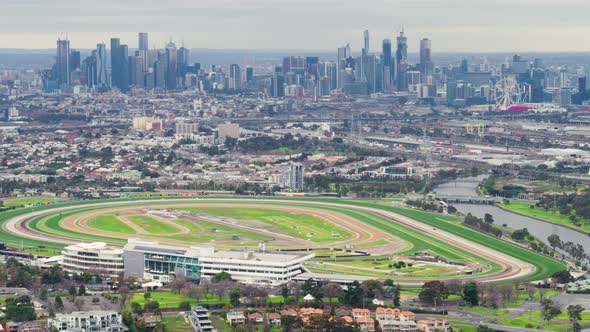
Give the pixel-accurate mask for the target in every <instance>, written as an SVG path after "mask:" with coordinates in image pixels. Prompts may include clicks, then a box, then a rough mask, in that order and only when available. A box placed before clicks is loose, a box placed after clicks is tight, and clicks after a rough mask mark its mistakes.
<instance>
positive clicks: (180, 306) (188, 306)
mask: <svg viewBox="0 0 590 332" xmlns="http://www.w3.org/2000/svg"><path fill="white" fill-rule="evenodd" d="M178 310H182V311H188V310H191V303H190V302H189V301H182V302H180V303H179V304H178Z"/></svg>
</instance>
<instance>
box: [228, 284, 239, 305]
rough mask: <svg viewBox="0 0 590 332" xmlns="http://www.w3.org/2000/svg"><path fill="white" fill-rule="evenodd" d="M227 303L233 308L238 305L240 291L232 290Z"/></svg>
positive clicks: (237, 289)
mask: <svg viewBox="0 0 590 332" xmlns="http://www.w3.org/2000/svg"><path fill="white" fill-rule="evenodd" d="M229 303H231V304H232V305H233V306H234V308H235V307H237V306H238V305H239V304H240V289H239V288H234V289H232V290H231V291H230V293H229Z"/></svg>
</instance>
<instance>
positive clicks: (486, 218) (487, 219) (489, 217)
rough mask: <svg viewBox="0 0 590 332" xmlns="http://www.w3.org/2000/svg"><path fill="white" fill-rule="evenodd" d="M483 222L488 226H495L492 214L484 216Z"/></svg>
mask: <svg viewBox="0 0 590 332" xmlns="http://www.w3.org/2000/svg"><path fill="white" fill-rule="evenodd" d="M483 221H484V222H485V223H486V224H490V225H491V224H493V223H494V216H492V215H491V214H489V213H486V214H484V216H483Z"/></svg>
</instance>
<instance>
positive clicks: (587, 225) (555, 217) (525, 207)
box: [498, 202, 590, 240]
mask: <svg viewBox="0 0 590 332" xmlns="http://www.w3.org/2000/svg"><path fill="white" fill-rule="evenodd" d="M498 206H499V207H501V208H503V209H506V210H509V211H512V212H514V213H518V214H522V215H525V216H528V217H532V218H536V219H542V220H545V221H547V222H551V223H554V224H559V225H562V226H566V227H569V228H572V229H576V230H579V231H582V232H585V233H587V232H590V220H581V221H580V226H576V225H574V224H573V223H572V222H571V220H570V219H569V217H568V216H566V215H562V214H560V213H559V211H555V213H553V211H552V210H549V211H545V209H543V208H540V207H537V206H535V207H534V208H532V209H531V204H528V203H521V202H510V203H509V204H504V203H502V204H498ZM541 227H543V226H542V225H541ZM543 240H545V239H543Z"/></svg>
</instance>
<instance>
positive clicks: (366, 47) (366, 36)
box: [362, 30, 370, 55]
mask: <svg viewBox="0 0 590 332" xmlns="http://www.w3.org/2000/svg"><path fill="white" fill-rule="evenodd" d="M363 37H364V44H363V52H362V54H363V55H367V54H369V46H370V45H369V30H365V31H363Z"/></svg>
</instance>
